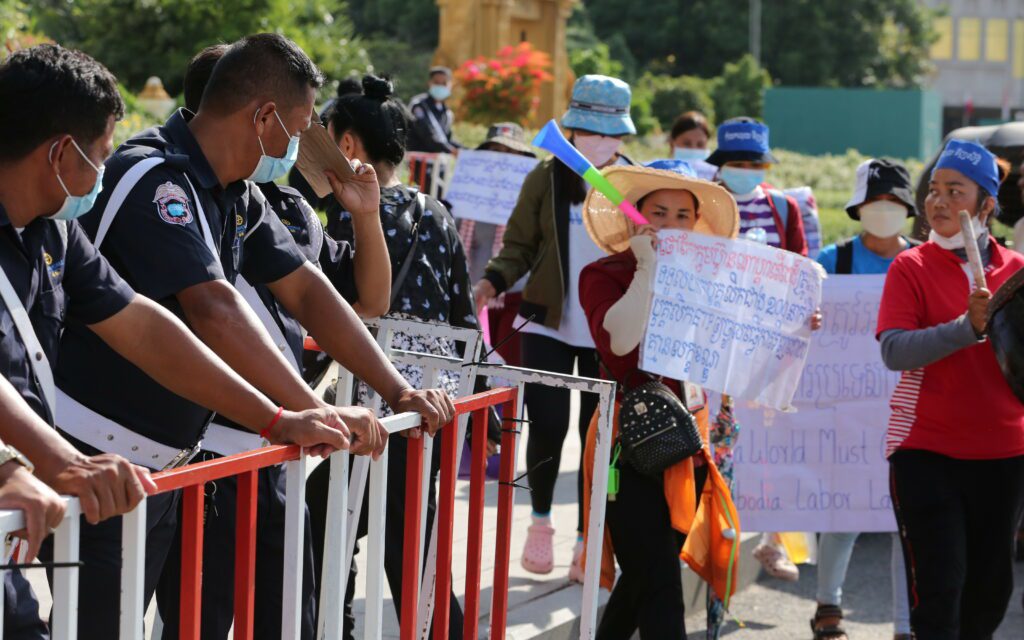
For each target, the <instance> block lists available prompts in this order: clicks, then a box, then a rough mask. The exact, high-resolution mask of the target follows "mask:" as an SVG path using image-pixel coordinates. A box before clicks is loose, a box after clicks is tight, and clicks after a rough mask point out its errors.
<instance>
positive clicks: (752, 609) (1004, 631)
mask: <svg viewBox="0 0 1024 640" xmlns="http://www.w3.org/2000/svg"><path fill="white" fill-rule="evenodd" d="M889 541H890V536H889V535H888V534H871V535H862V536H861V537H860V538H858V540H857V546H856V548H855V549H854V552H853V560H852V561H851V562H850V570H849V573H848V574H847V578H846V588H845V590H844V595H843V601H844V602H843V605H844V609H845V611H846V615H847V620H846V625H845V626H846V630H847V632H848V633H849V635H850V639H851V640H888V639H890V638H892V633H893V629H892V600H891V598H892V587H891V583H890V575H889V552H890V546H889V545H890V542H889ZM815 577H816V572H815V568H814V567H811V566H803V567H801V575H800V581H799V582H796V583H786V582H781V581H779V580H775V579H772V578H768V577H766V576H765V575H764V574H762V576H761V578H760V579H759V580H758V582H757V584H755V585H753V586H751V587H750V588H748V589H747V590H745V591H743V592H742V593H740V594H739V595H738V596H737V597H736V599H735V601H734V603H733V613H734V614H735V615H736V617H737V618H739V619H740V620H742V621H743V623H744V625H745V627H744V628H739V627H738V626H737V624H736V623H735V622H730V623H729V625H728V626H727V627H726V628H725V633H724V634H723V637H727V638H729V640H804V639H806V640H810V639H811V638H812V635H811V632H810V626H809V624H808V620H809V619H810V618H811V616H812V615H813V614H814V607H815V603H814V593H815V585H816V582H815ZM1015 577H1016V589H1015V590H1014V595H1013V598H1012V599H1011V601H1010V607H1009V610H1008V612H1007V616H1006V618H1005V619H1004V620H1003V624H1002V626H1001V627H1000V628H999V632H998V633H997V634H996V636H995V640H1024V608H1022V607H1021V597H1022V596H1021V594H1022V591H1024V563H1017V565H1016V575H1015ZM704 627H705V625H704V619H703V614H700V613H697V614H693V615H690V616H688V617H687V627H686V628H687V631H688V637H689V638H690V639H691V640H698V639H701V640H703V638H704Z"/></svg>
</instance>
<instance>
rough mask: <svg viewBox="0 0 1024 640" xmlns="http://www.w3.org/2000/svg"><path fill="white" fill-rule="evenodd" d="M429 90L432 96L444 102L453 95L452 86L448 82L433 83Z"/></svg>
mask: <svg viewBox="0 0 1024 640" xmlns="http://www.w3.org/2000/svg"><path fill="white" fill-rule="evenodd" d="M427 92H428V93H429V94H430V97H431V98H433V99H434V100H437V101H438V102H444V101H445V100H447V99H448V98H450V97H451V95H452V90H451V87H449V86H448V85H446V84H432V85H430V88H429V89H427Z"/></svg>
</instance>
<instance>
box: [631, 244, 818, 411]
mask: <svg viewBox="0 0 1024 640" xmlns="http://www.w3.org/2000/svg"><path fill="white" fill-rule="evenodd" d="M658 237H659V241H658V249H657V266H656V269H655V274H654V283H653V299H652V301H651V311H650V317H649V319H648V322H647V330H646V333H645V335H644V339H643V341H642V342H641V362H642V368H643V370H644V371H648V372H651V373H656V374H660V375H664V376H667V377H670V378H675V379H677V380H685V381H687V382H692V383H694V384H699V385H701V386H703V387H706V388H708V389H712V390H715V391H719V392H721V393H727V394H729V395H731V396H733V397H734V398H737V399H743V400H753V401H756V402H758V403H760V404H762V405H764V406H766V407H770V408H773V409H779V410H788V409H790V408H791V401H792V398H793V394H794V393H795V392H796V388H797V385H798V384H799V382H800V374H801V372H802V371H803V367H804V363H805V362H806V360H807V352H808V349H809V347H810V343H811V328H810V318H811V315H812V314H813V313H814V311H815V310H816V309H817V308H818V305H819V304H820V302H821V286H822V280H823V279H824V271H823V270H822V269H821V266H820V265H818V264H817V263H816V262H814V261H813V260H809V259H807V258H804V257H802V256H799V255H797V254H794V253H791V252H788V251H783V250H781V249H776V248H774V247H770V246H767V245H763V244H759V243H755V242H751V241H748V240H728V239H725V238H719V237H716V236H709V235H704V234H700V233H693V232H687V231H678V230H672V231H662V232H661V233H660V234H659V236H658Z"/></svg>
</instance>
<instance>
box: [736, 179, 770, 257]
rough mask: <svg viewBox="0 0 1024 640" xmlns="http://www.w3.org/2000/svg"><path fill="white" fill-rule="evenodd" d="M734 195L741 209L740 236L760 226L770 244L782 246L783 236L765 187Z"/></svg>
mask: <svg viewBox="0 0 1024 640" xmlns="http://www.w3.org/2000/svg"><path fill="white" fill-rule="evenodd" d="M734 197H735V198H736V205H737V206H738V207H739V210H740V236H743V235H744V234H745V233H746V232H747V231H749V230H750V229H753V228H754V227H760V228H762V229H764V232H765V233H766V234H767V242H768V244H770V245H771V246H773V247H779V248H781V247H782V238H780V237H779V229H778V226H777V225H776V224H775V216H774V215H773V214H772V207H771V204H769V202H768V194H766V193H765V192H764V189H762V188H761V187H758V188H757V189H754V191H752V192H751V193H748V194H746V195H742V196H737V195H734Z"/></svg>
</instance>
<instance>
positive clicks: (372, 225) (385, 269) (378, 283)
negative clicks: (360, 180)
mask: <svg viewBox="0 0 1024 640" xmlns="http://www.w3.org/2000/svg"><path fill="white" fill-rule="evenodd" d="M327 179H328V180H329V181H330V183H331V187H332V188H333V189H334V192H335V198H337V199H338V201H339V202H340V201H341V198H342V195H341V194H342V193H343V192H344V186H343V185H342V184H341V183H340V182H339V181H338V180H337V179H336V178H335V177H334V174H333V173H328V174H327ZM350 213H351V215H352V232H353V236H354V243H353V244H354V245H355V248H356V251H355V260H354V262H355V264H354V265H353V269H354V271H355V274H354V275H355V281H356V292H357V293H358V294H359V299H358V300H357V301H356V303H355V304H353V305H352V309H353V310H354V311H355V312H356V313H357V314H359V316H360V317H363V318H376V317H378V316H382V315H384V314H386V313H387V312H388V309H389V308H390V306H391V256H390V255H389V254H388V245H387V242H386V241H385V240H384V229H383V228H382V227H381V224H380V212H379V211H375V210H369V211H365V212H358V213H357V212H350Z"/></svg>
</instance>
